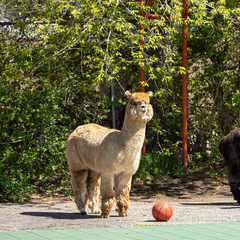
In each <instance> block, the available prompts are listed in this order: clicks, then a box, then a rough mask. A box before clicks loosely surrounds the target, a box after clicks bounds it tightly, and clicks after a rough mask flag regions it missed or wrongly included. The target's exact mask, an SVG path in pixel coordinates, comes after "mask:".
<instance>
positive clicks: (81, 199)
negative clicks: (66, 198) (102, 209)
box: [70, 170, 88, 215]
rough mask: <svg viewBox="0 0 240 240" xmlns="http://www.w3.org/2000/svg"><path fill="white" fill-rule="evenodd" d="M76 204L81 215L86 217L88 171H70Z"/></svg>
mask: <svg viewBox="0 0 240 240" xmlns="http://www.w3.org/2000/svg"><path fill="white" fill-rule="evenodd" d="M70 173H71V176H72V187H73V193H74V197H75V203H76V205H77V208H78V209H79V211H80V214H81V215H86V214H87V213H86V205H87V186H86V183H87V182H86V181H87V176H88V170H79V171H70Z"/></svg>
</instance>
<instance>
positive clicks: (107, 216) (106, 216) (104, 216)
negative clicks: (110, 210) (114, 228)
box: [101, 215, 109, 218]
mask: <svg viewBox="0 0 240 240" xmlns="http://www.w3.org/2000/svg"><path fill="white" fill-rule="evenodd" d="M101 217H102V218H109V215H101Z"/></svg>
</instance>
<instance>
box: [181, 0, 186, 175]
mask: <svg viewBox="0 0 240 240" xmlns="http://www.w3.org/2000/svg"><path fill="white" fill-rule="evenodd" d="M182 8H183V9H182V18H183V23H182V66H183V67H184V68H185V73H184V74H183V75H182V151H183V167H184V169H185V172H187V22H186V19H187V1H186V0H182Z"/></svg>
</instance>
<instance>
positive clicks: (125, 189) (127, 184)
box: [115, 173, 132, 217]
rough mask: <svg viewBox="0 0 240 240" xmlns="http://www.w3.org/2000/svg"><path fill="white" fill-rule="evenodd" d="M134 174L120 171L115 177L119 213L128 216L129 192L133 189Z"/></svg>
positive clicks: (121, 215)
mask: <svg viewBox="0 0 240 240" xmlns="http://www.w3.org/2000/svg"><path fill="white" fill-rule="evenodd" d="M131 181H132V175H124V173H120V174H118V175H117V176H116V177H115V191H116V196H117V208H118V215H119V216H120V217H126V216H127V214H128V209H129V206H130V200H129V192H130V190H131Z"/></svg>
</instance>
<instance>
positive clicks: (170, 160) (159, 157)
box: [134, 150, 184, 180]
mask: <svg viewBox="0 0 240 240" xmlns="http://www.w3.org/2000/svg"><path fill="white" fill-rule="evenodd" d="M166 175H170V176H172V177H181V176H183V175H184V168H183V166H182V161H181V160H179V159H176V158H175V156H174V155H173V154H164V153H161V152H159V151H156V150H152V151H150V152H147V153H146V154H145V155H143V156H142V157H141V161H140V166H139V169H138V171H137V172H136V174H135V175H134V178H137V177H138V178H140V179H141V180H146V179H147V178H148V177H149V176H153V177H160V176H166Z"/></svg>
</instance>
